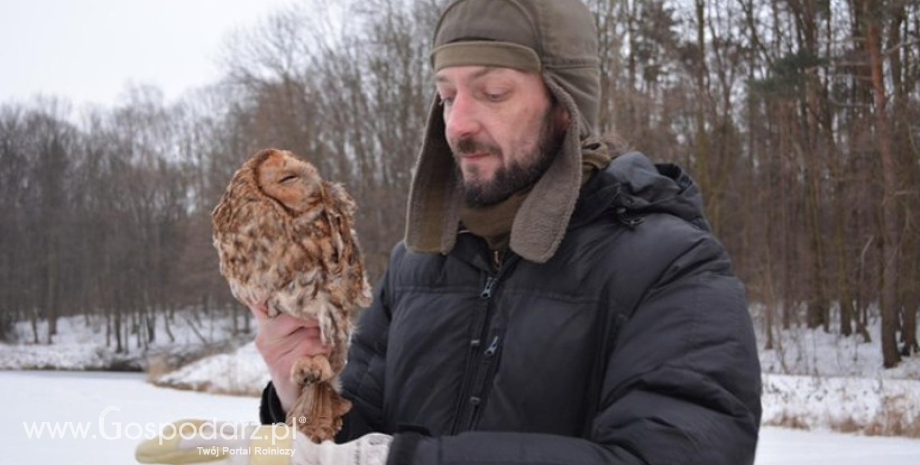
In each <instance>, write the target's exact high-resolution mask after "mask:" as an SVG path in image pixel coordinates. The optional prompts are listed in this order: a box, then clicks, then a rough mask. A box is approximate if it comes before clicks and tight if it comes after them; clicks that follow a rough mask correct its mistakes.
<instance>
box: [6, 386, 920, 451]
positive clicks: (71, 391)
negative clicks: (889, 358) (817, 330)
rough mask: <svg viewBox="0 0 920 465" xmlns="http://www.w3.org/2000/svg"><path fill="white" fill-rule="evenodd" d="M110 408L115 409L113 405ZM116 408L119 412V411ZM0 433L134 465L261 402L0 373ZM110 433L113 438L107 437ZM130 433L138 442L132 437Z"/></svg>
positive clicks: (919, 445) (860, 441)
mask: <svg viewBox="0 0 920 465" xmlns="http://www.w3.org/2000/svg"><path fill="white" fill-rule="evenodd" d="M112 407H114V408H115V409H112ZM116 409H117V410H116ZM0 411H2V412H4V414H3V417H2V418H3V419H2V420H0V437H3V438H5V439H6V442H4V444H5V446H6V447H4V448H3V460H2V462H3V463H10V464H25V463H35V464H68V465H99V464H115V463H134V448H135V447H136V446H137V444H138V443H139V442H140V440H141V437H140V436H142V433H146V431H145V430H138V429H137V426H135V425H140V426H142V427H145V428H146V426H147V425H160V424H165V423H169V422H172V421H176V420H179V419H183V418H202V419H208V420H213V419H216V420H226V421H234V422H244V423H250V422H255V421H257V418H258V399H253V398H248V397H229V396H221V395H213V394H204V393H197V392H185V391H177V390H173V389H160V388H157V387H154V386H151V385H150V384H147V383H145V382H144V376H143V375H141V374H124V373H89V372H88V373H60V372H58V373H55V372H15V371H8V372H0ZM43 422H47V423H48V424H49V427H50V425H53V424H55V423H57V422H59V423H60V424H64V423H65V422H71V424H73V425H76V426H82V427H83V428H84V429H83V431H84V432H85V433H84V434H83V435H80V434H79V433H78V434H77V435H76V436H75V435H74V434H72V431H71V430H67V431H65V432H64V433H65V434H61V435H57V436H56V437H51V434H50V429H48V428H45V429H44V431H43V434H42V436H41V437H39V436H38V435H37V431H36V430H35V429H34V428H33V430H32V435H31V437H30V436H29V426H34V427H36V428H37V427H40V426H41V424H42V423H43ZM108 438H110V439H108ZM132 438H135V439H132ZM918 460H920V440H916V439H904V438H878V437H859V436H854V435H845V434H834V433H813V432H805V431H796V430H788V429H781V428H773V427H765V428H763V429H762V430H761V437H760V443H759V445H758V449H757V460H756V461H755V464H756V465H773V464H783V465H798V464H802V465H804V464H808V465H875V464H878V463H884V464H885V465H915V464H917V463H920V462H918Z"/></svg>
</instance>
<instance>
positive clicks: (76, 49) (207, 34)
mask: <svg viewBox="0 0 920 465" xmlns="http://www.w3.org/2000/svg"><path fill="white" fill-rule="evenodd" d="M295 1H296V0H0V68H2V71H0V104H3V103H9V102H26V101H29V100H30V99H32V98H33V97H35V96H37V95H43V96H59V97H64V98H66V99H68V100H70V101H71V102H72V103H74V104H75V105H77V106H81V105H83V104H97V105H102V106H113V105H116V104H117V103H118V101H119V98H120V96H121V95H123V94H124V91H125V89H126V86H128V85H155V86H157V87H159V88H160V89H161V90H162V91H163V93H164V96H165V98H166V99H167V101H169V100H173V99H175V98H177V97H179V96H181V94H182V93H183V92H184V91H186V90H189V89H191V88H196V87H200V86H203V85H206V84H209V83H213V82H216V81H217V79H218V77H219V76H220V74H221V68H220V64H219V55H220V51H221V50H222V47H223V45H224V44H225V42H226V41H227V38H228V37H229V36H230V35H231V33H232V31H233V30H234V29H240V28H243V29H246V28H251V27H253V26H255V25H257V24H258V23H259V21H260V20H261V19H263V18H265V17H266V16H268V15H269V14H270V13H271V12H272V11H275V10H277V9H279V8H282V7H283V6H285V5H288V4H290V3H291V2H295Z"/></svg>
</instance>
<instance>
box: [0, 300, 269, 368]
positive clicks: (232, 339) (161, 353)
mask: <svg viewBox="0 0 920 465" xmlns="http://www.w3.org/2000/svg"><path fill="white" fill-rule="evenodd" d="M247 318H248V316H247ZM237 323H238V328H241V327H243V323H240V322H239V321H238V322H237ZM155 324H156V329H155V331H154V334H155V335H156V338H155V339H154V340H153V341H145V340H143V338H142V340H141V342H140V343H138V338H137V337H136V335H129V337H127V338H126V339H127V341H126V343H125V344H124V347H123V348H122V351H121V352H117V351H116V345H115V343H114V342H113V340H112V338H111V337H106V322H105V318H103V317H101V316H89V317H83V316H76V317H62V318H59V319H58V320H57V333H58V334H57V335H56V336H54V343H53V344H46V343H39V344H34V343H32V342H31V341H33V340H34V335H33V329H32V327H31V325H30V324H29V322H18V323H16V324H15V325H14V326H13V335H12V336H13V339H14V340H15V341H18V342H17V343H0V370H68V371H94V370H106V371H145V370H147V368H148V362H150V361H151V360H153V361H154V362H155V363H156V364H157V365H159V366H158V367H157V371H169V370H171V369H173V368H175V367H177V366H182V365H185V364H187V363H189V362H191V361H193V360H197V359H200V358H202V357H206V356H209V355H214V354H218V353H225V352H228V351H232V350H234V349H236V348H237V347H239V346H240V345H242V344H245V343H246V342H248V341H250V340H252V338H253V337H254V334H240V333H239V332H237V334H236V335H234V328H233V320H232V319H231V318H229V317H227V316H224V315H220V316H217V315H215V316H214V317H208V316H207V315H204V316H202V315H201V312H198V313H197V314H196V313H195V312H191V311H183V312H176V313H175V314H174V315H173V317H172V322H171V324H170V326H169V329H168V330H167V328H166V324H165V321H163V319H162V316H159V317H158V319H157V320H156V323H155ZM47 325H48V323H47V321H39V322H38V325H37V329H38V333H39V334H40V335H44V334H46V333H47ZM252 327H253V328H254V327H255V325H254V324H253V325H252ZM141 331H144V329H141ZM110 336H111V335H110ZM42 337H44V336H42ZM42 341H44V339H42ZM164 366H165V367H164Z"/></svg>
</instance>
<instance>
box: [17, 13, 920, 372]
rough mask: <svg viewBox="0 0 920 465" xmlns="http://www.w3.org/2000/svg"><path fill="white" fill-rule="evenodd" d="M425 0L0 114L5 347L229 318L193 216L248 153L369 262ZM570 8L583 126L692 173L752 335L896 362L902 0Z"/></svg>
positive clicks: (205, 211) (300, 26)
mask: <svg viewBox="0 0 920 465" xmlns="http://www.w3.org/2000/svg"><path fill="white" fill-rule="evenodd" d="M444 3H445V2H444V1H443V0H417V1H411V0H362V1H354V0H349V1H341V2H335V3H333V2H321V1H313V2H304V3H299V4H294V5H292V6H291V7H289V8H286V9H282V10H278V11H277V12H276V13H274V14H273V15H271V16H270V17H268V18H266V19H265V20H263V21H262V22H260V23H259V24H258V25H257V26H254V27H252V28H250V29H247V30H245V31H243V32H240V33H239V34H237V35H236V36H235V37H234V38H233V40H230V41H228V43H227V46H226V48H225V50H224V56H223V60H222V63H223V69H224V73H223V76H222V78H221V79H220V80H219V81H218V82H215V83H213V84H212V85H209V86H206V87H203V88H200V89H197V90H195V91H194V92H190V93H188V94H186V95H185V96H183V97H182V98H181V99H179V100H177V101H172V102H166V101H164V98H163V97H162V93H161V92H160V91H159V90H158V89H157V88H155V87H145V86H137V87H133V88H131V89H129V91H128V93H127V95H126V98H124V99H123V101H122V102H121V103H120V104H118V105H116V106H114V107H112V108H92V109H84V110H82V111H79V112H75V111H74V110H73V108H72V106H71V104H70V103H69V102H67V101H66V100H63V99H59V98H47V97H46V98H37V99H34V100H33V101H30V102H25V103H7V104H3V105H0V244H2V246H0V336H2V337H5V338H7V339H12V338H14V337H16V334H17V332H16V331H14V330H13V329H14V327H15V326H16V324H17V323H21V322H29V323H30V325H31V329H32V330H31V332H30V333H28V336H26V339H28V340H27V341H22V340H20V341H19V342H30V343H33V344H51V343H53V342H54V341H55V339H56V338H57V337H58V329H57V326H58V325H57V324H56V322H57V321H58V320H59V319H61V318H63V317H74V316H80V317H85V318H86V319H87V321H89V319H90V318H93V319H101V320H102V321H104V324H103V325H102V326H103V327H101V329H100V331H103V332H104V333H105V341H106V345H107V346H109V347H111V348H112V350H113V351H114V352H116V353H125V352H132V351H134V352H138V351H141V352H143V351H144V350H145V349H146V348H147V347H149V346H151V345H154V344H155V343H156V342H157V341H158V340H159V341H164V340H166V341H168V340H170V339H174V335H173V332H174V331H173V330H172V329H171V328H174V327H175V326H176V325H185V324H186V322H187V321H189V320H188V318H187V317H186V316H185V315H187V313H188V312H189V311H191V312H192V313H193V314H196V315H208V316H211V317H213V315H215V314H217V315H222V316H223V317H227V318H230V319H231V320H232V322H233V329H232V331H233V332H238V333H241V334H248V333H250V331H251V328H250V319H249V318H248V312H247V310H246V309H245V308H243V307H241V306H240V305H239V304H237V303H236V302H235V301H234V300H233V298H232V297H231V295H230V293H229V290H228V287H227V285H226V283H225V281H224V280H223V278H222V277H221V276H220V275H219V273H218V261H217V256H216V253H215V251H214V249H213V247H212V245H211V239H210V238H211V224H210V212H211V209H212V208H213V206H214V205H215V204H216V203H217V201H218V199H219V197H220V195H221V194H222V192H223V190H224V188H225V186H226V185H227V182H228V180H229V178H230V176H231V175H232V173H233V171H234V170H235V169H236V168H237V167H238V166H239V165H240V164H241V163H242V161H243V160H245V159H246V158H247V157H248V156H249V155H250V154H252V153H253V152H255V151H256V150H258V149H261V148H264V147H279V148H285V149H289V150H293V151H294V152H296V153H298V154H300V155H302V156H304V157H306V158H308V159H309V160H311V161H312V162H313V163H314V164H316V165H317V167H318V168H319V169H320V171H321V173H322V174H323V175H324V176H325V177H327V178H328V179H332V180H336V181H339V182H342V183H344V184H345V185H346V186H347V188H348V189H349V191H350V192H351V193H352V194H353V195H354V196H355V197H356V199H357V202H358V204H359V206H360V211H359V212H358V216H357V229H358V233H359V235H360V237H361V241H362V246H363V249H364V252H365V255H366V260H367V262H368V267H369V270H370V274H371V277H372V279H373V278H376V277H379V276H380V274H381V273H382V271H383V269H384V267H385V266H386V261H387V257H388V255H389V251H390V249H391V248H392V246H393V245H394V244H395V243H396V242H397V241H398V240H400V238H401V236H402V234H403V228H404V213H405V201H406V196H407V192H408V186H409V180H410V177H411V170H412V167H413V165H414V161H415V156H416V153H417V150H418V147H419V146H420V138H421V135H422V128H423V126H424V119H425V114H426V111H427V109H428V107H429V103H430V101H431V99H432V98H433V88H434V86H433V85H432V79H431V72H430V68H429V66H428V58H427V57H428V51H429V42H428V41H429V38H430V36H431V28H432V27H433V25H434V24H435V22H436V18H437V14H438V11H439V10H440V8H441V7H442V6H443V4H444ZM587 3H589V4H590V6H591V9H592V10H593V11H594V13H595V17H596V22H597V26H598V33H599V40H600V45H601V77H602V84H603V86H602V91H603V96H602V101H601V118H600V122H601V126H602V129H603V130H605V131H616V132H617V133H619V134H620V135H621V136H623V137H624V138H625V139H626V140H627V141H628V142H629V144H630V145H631V146H632V147H634V148H635V149H636V150H639V151H642V152H644V153H646V154H647V155H649V156H650V157H651V158H652V159H653V160H655V161H656V162H675V163H678V164H680V165H682V166H683V167H685V168H686V169H687V170H688V171H689V172H690V173H691V174H692V176H693V177H694V178H695V179H696V181H697V182H698V183H699V185H700V187H701V190H702V192H703V195H704V200H705V203H706V213H707V215H708V218H709V221H710V223H711V225H712V226H713V228H714V230H715V232H716V234H717V235H718V237H719V238H720V239H721V241H722V242H723V243H724V244H725V246H726V247H727V248H728V250H729V252H730V254H731V256H732V258H733V264H734V267H735V269H736V271H737V272H738V274H739V275H740V276H741V278H742V279H743V281H744V282H745V284H746V287H747V292H748V297H749V300H750V301H751V302H752V303H755V304H756V308H757V309H758V310H757V314H756V315H755V320H756V324H757V325H758V329H759V331H761V332H762V334H763V336H764V337H763V338H762V340H763V346H764V347H762V348H763V349H766V350H769V349H772V348H773V347H774V345H775V344H776V343H777V341H778V340H780V339H781V338H779V337H778V336H777V335H778V334H780V333H781V332H782V331H783V330H789V329H791V328H797V327H807V328H818V329H820V330H823V331H825V332H828V333H833V334H839V335H841V336H845V337H852V338H858V340H859V341H861V342H869V341H873V342H875V343H878V346H879V347H880V349H881V351H882V357H881V358H880V360H881V363H882V364H883V365H884V366H885V367H895V366H897V365H898V364H899V363H900V361H901V360H902V358H904V357H911V356H913V357H914V358H916V355H914V354H916V352H917V351H918V350H920V346H918V343H917V313H918V309H920V260H918V258H920V232H918V229H920V208H918V207H920V187H918V186H920V140H918V139H920V1H918V0H708V1H706V0H681V1H677V0H648V1H639V0H589V1H587ZM343 18H347V21H346V20H343ZM752 308H753V307H752ZM177 315H183V317H182V318H178V317H177ZM875 322H878V323H879V324H874V323H875ZM19 338H20V339H21V338H22V336H21V335H20V336H19Z"/></svg>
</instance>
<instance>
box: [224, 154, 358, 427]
mask: <svg viewBox="0 0 920 465" xmlns="http://www.w3.org/2000/svg"><path fill="white" fill-rule="evenodd" d="M355 209H356V207H355V202H354V200H352V198H351V196H349V195H348V193H347V192H346V191H345V189H344V187H342V185H341V184H337V183H330V182H326V181H324V180H323V179H322V178H321V177H320V175H319V173H318V172H317V170H316V168H315V167H314V166H313V165H312V164H310V163H309V162H307V161H305V160H302V159H300V158H298V157H297V156H295V155H294V154H293V153H291V152H288V151H283V150H276V149H266V150H262V151H259V152H257V153H256V154H254V155H253V156H252V157H251V158H250V159H249V160H247V161H246V162H245V163H244V164H243V166H242V167H241V168H240V169H239V170H237V172H236V173H235V174H234V175H233V178H232V179H231V181H230V185H229V186H228V187H227V190H226V192H225V193H224V195H223V197H222V198H221V200H220V203H219V204H218V205H217V207H215V208H214V211H213V213H212V215H211V216H212V220H213V226H214V247H215V248H217V252H218V255H219V256H220V272H221V274H222V275H223V276H224V277H225V278H226V279H227V282H228V283H229V284H230V290H231V292H232V293H233V296H234V297H236V298H237V299H238V300H239V301H240V302H242V303H243V304H246V305H261V304H264V305H266V306H267V308H268V314H269V316H270V317H274V316H277V315H278V314H279V313H287V314H289V315H291V316H294V317H297V318H301V319H311V318H312V319H315V320H316V321H317V322H318V324H319V329H320V337H321V338H322V340H323V342H324V343H325V344H331V347H332V349H331V352H330V354H329V356H328V357H326V356H324V355H319V356H315V357H305V358H302V359H300V360H298V361H296V362H295V364H294V366H293V369H292V370H291V377H292V380H293V381H294V382H295V383H297V384H298V385H300V386H302V387H303V390H302V394H301V396H300V398H299V399H298V400H297V402H296V403H295V404H294V406H293V407H292V408H291V411H290V412H288V418H287V419H288V423H289V424H291V426H295V427H297V428H298V429H299V430H300V431H301V432H303V433H304V434H305V435H307V436H308V437H310V438H311V439H312V440H313V441H315V442H321V441H323V440H326V439H332V438H333V437H334V436H335V434H336V433H337V432H338V430H339V429H340V428H341V425H342V421H341V417H342V415H344V414H345V413H346V412H347V411H348V410H349V409H350V407H351V403H350V402H348V401H347V400H345V399H343V398H341V397H340V396H339V385H338V377H337V376H338V373H339V372H341V370H342V368H343V367H344V365H345V358H346V355H347V353H348V345H349V341H350V338H351V333H352V321H353V316H354V313H355V312H356V311H357V309H358V308H359V307H367V306H368V305H370V303H371V288H370V286H369V285H368V282H367V278H366V276H365V272H364V265H363V263H362V257H361V252H360V249H359V246H358V238H357V235H356V234H355V231H354V229H353V215H354V212H355ZM303 419H306V422H303Z"/></svg>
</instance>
